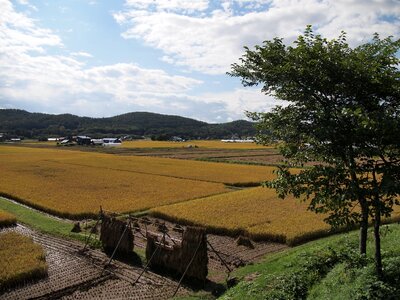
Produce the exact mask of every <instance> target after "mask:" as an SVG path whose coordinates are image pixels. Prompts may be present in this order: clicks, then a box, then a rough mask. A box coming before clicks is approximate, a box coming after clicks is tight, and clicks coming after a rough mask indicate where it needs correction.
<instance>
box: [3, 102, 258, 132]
mask: <svg viewBox="0 0 400 300" xmlns="http://www.w3.org/2000/svg"><path fill="white" fill-rule="evenodd" d="M0 132H2V133H7V134H8V135H10V136H20V137H26V138H38V137H49V136H68V135H89V136H93V137H104V136H109V135H112V136H120V135H132V136H148V137H154V138H156V139H168V138H169V137H171V136H174V135H176V136H181V137H184V138H230V137H231V136H232V135H237V136H252V135H254V134H255V129H254V126H253V123H251V122H248V121H244V120H239V121H234V122H229V123H221V124H208V123H206V122H201V121H197V120H194V119H190V118H184V117H180V116H172V115H162V114H156V113H149V112H131V113H127V114H122V115H118V116H114V117H109V118H89V117H79V116H75V115H71V114H61V115H51V114H43V113H30V112H27V111H24V110H19V109H0Z"/></svg>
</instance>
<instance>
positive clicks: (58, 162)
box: [0, 146, 274, 217]
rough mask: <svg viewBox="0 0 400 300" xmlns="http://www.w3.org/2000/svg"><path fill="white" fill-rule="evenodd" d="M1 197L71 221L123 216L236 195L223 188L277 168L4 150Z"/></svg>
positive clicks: (260, 177) (1, 153) (254, 179)
mask: <svg viewBox="0 0 400 300" xmlns="http://www.w3.org/2000/svg"><path fill="white" fill-rule="evenodd" d="M0 169H1V173H2V180H1V181H0V193H1V194H3V195H4V196H9V197H11V198H14V199H17V200H19V201H21V202H23V203H26V204H29V205H31V206H34V207H36V208H39V209H42V210H45V211H48V212H50V213H54V214H58V215H61V216H68V217H82V216H84V215H90V214H94V213H95V212H97V211H98V210H99V207H100V205H102V207H103V208H104V209H106V210H112V211H117V212H129V211H132V212H133V211H141V210H146V209H149V208H152V207H157V206H162V205H167V204H171V203H177V202H182V201H187V200H190V199H195V198H200V197H205V196H209V195H215V194H221V193H226V192H231V189H229V188H227V187H226V186H225V185H224V184H223V183H224V182H226V183H235V182H242V183H246V182H259V181H261V180H265V179H268V178H271V177H272V176H274V175H273V174H272V170H273V168H272V167H264V166H248V165H233V164H221V163H210V162H199V161H187V160H175V159H167V158H153V157H135V156H117V155H109V154H101V153H91V152H79V151H62V150H57V149H37V148H28V147H12V146H3V147H0Z"/></svg>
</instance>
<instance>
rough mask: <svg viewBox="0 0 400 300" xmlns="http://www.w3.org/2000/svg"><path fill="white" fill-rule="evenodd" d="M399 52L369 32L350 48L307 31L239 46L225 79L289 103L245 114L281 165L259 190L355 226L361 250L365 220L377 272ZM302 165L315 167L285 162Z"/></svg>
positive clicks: (396, 170)
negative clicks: (295, 169) (273, 146)
mask: <svg viewBox="0 0 400 300" xmlns="http://www.w3.org/2000/svg"><path fill="white" fill-rule="evenodd" d="M399 49H400V40H393V39H392V37H388V38H385V39H380V37H379V35H377V34H375V35H374V36H373V38H372V40H371V41H370V42H368V43H366V44H364V45H361V46H358V47H355V48H351V47H350V46H349V45H348V44H347V42H346V34H345V33H344V32H342V34H341V35H340V36H339V37H338V38H337V39H333V40H327V39H325V38H323V37H321V36H320V35H315V34H314V33H313V31H312V28H311V26H308V27H307V28H306V30H305V32H304V35H302V36H299V37H298V39H297V40H296V41H295V42H294V45H293V46H285V44H284V43H283V40H282V39H280V38H275V39H273V40H272V41H265V42H264V43H263V44H262V45H261V46H259V45H258V46H255V48H254V50H250V49H249V48H248V47H245V54H244V55H243V56H242V58H241V59H240V62H239V63H235V64H233V65H232V71H231V72H230V73H228V74H229V75H231V76H235V77H241V80H242V84H243V85H244V86H255V85H258V84H261V85H262V92H264V93H266V94H271V95H273V96H275V98H277V99H280V100H286V101H287V106H276V107H275V108H274V109H272V111H271V112H267V113H248V115H249V116H250V117H252V118H253V120H255V121H257V122H258V124H257V128H258V131H259V135H258V139H259V141H260V142H262V143H270V142H272V141H279V142H280V146H279V147H280V151H281V153H282V154H283V156H284V158H285V160H286V161H287V164H286V166H283V167H280V168H279V169H278V171H277V175H278V176H277V179H276V180H273V181H271V182H267V183H266V184H267V185H268V186H270V187H273V188H275V189H276V190H277V193H278V195H279V196H280V197H282V198H284V197H285V196H286V195H287V194H293V195H294V196H296V197H302V198H303V199H305V200H307V201H309V209H311V210H313V211H315V212H317V213H328V215H329V216H328V217H327V218H326V221H327V222H328V223H329V224H331V225H332V226H333V227H343V226H348V225H356V224H359V226H360V252H361V253H362V254H365V253H366V242H367V230H368V222H369V217H371V218H372V219H373V222H374V233H375V235H374V236H375V246H376V251H375V258H376V269H377V274H378V276H381V275H382V263H381V252H380V234H379V226H380V224H381V217H382V216H383V217H389V216H390V215H391V212H392V210H393V206H394V205H398V204H399V202H398V200H397V196H398V195H399V193H400V183H399V181H400V180H399V176H400V175H399V174H400V72H399V58H397V57H396V53H398V51H399ZM266 132H268V134H266ZM307 162H314V164H312V165H311V166H307V167H306V168H304V169H302V170H301V171H300V172H299V173H297V174H292V173H291V172H290V170H289V166H291V165H293V164H295V165H303V164H305V163H307Z"/></svg>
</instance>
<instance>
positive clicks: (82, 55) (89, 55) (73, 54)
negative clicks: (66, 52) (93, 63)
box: [71, 51, 93, 58]
mask: <svg viewBox="0 0 400 300" xmlns="http://www.w3.org/2000/svg"><path fill="white" fill-rule="evenodd" d="M71 55H72V56H77V57H79V56H80V57H87V58H92V57H93V55H92V54H90V53H88V52H85V51H79V52H72V53H71Z"/></svg>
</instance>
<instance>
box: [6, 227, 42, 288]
mask: <svg viewBox="0 0 400 300" xmlns="http://www.w3.org/2000/svg"><path fill="white" fill-rule="evenodd" d="M0 257H1V259H0V290H2V289H4V288H6V287H8V286H11V285H14V284H18V283H19V282H23V281H25V280H29V279H36V278H41V277H43V276H46V274H47V265H46V260H45V254H44V252H43V249H42V247H41V246H40V245H38V244H35V243H34V242H33V241H32V239H31V238H29V237H26V236H23V235H20V234H18V233H15V232H8V233H2V234H0Z"/></svg>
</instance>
